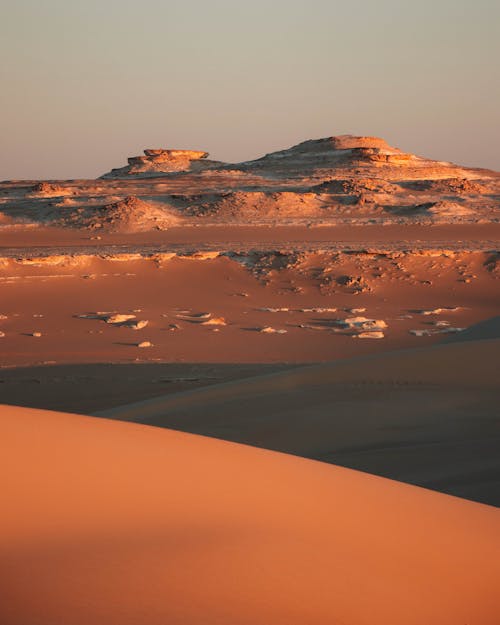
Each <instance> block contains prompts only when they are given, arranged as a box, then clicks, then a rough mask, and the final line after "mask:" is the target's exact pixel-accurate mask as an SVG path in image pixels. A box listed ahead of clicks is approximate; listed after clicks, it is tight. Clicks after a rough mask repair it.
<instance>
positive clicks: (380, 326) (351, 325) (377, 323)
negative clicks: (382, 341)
mask: <svg viewBox="0 0 500 625" xmlns="http://www.w3.org/2000/svg"><path fill="white" fill-rule="evenodd" d="M336 323H337V325H340V326H344V327H346V328H348V329H350V330H351V329H352V330H359V331H366V332H379V331H382V330H384V329H385V328H387V323H386V322H385V321H384V320H383V319H367V318H366V317H349V318H348V319H338V320H337V321H336Z"/></svg>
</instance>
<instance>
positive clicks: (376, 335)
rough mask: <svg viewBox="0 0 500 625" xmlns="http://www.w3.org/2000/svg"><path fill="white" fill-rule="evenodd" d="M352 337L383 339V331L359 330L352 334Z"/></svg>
mask: <svg viewBox="0 0 500 625" xmlns="http://www.w3.org/2000/svg"><path fill="white" fill-rule="evenodd" d="M352 338H354V339H356V338H357V339H383V338H384V333H383V332H360V333H359V334H353V337H352Z"/></svg>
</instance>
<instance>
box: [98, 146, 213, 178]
mask: <svg viewBox="0 0 500 625" xmlns="http://www.w3.org/2000/svg"><path fill="white" fill-rule="evenodd" d="M207 157H208V152H203V151H202V150H170V149H163V148H148V149H146V150H144V156H131V157H129V158H128V159H127V160H128V166H126V167H121V168H118V169H113V170H111V171H110V172H108V173H107V174H104V176H102V177H103V178H122V177H127V176H134V175H136V176H137V175H140V176H148V175H153V176H154V175H161V174H168V173H172V172H182V171H199V170H201V169H205V168H208V167H212V166H213V165H216V164H217V163H215V162H214V161H209V160H206V159H207Z"/></svg>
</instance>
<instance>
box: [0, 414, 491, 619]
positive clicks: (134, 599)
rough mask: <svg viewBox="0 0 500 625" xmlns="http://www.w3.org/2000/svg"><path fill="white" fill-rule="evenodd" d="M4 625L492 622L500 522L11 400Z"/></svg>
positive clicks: (433, 501)
mask: <svg viewBox="0 0 500 625" xmlns="http://www.w3.org/2000/svg"><path fill="white" fill-rule="evenodd" d="M0 417H1V418H0V434H1V437H2V440H3V441H4V452H3V455H2V458H1V464H2V473H3V475H8V478H9V479H8V486H7V487H4V489H3V490H2V511H3V512H2V515H1V518H0V551H1V555H2V557H1V565H0V576H1V593H2V596H3V599H2V602H1V605H2V608H1V609H2V611H3V614H2V618H1V622H2V624H3V625H59V624H63V623H64V624H65V625H66V624H71V625H89V624H92V625H114V624H116V625H138V624H141V625H165V624H166V623H168V624H169V625H180V624H183V625H186V624H195V623H203V624H204V625H226V624H227V625H259V624H262V625H264V624H266V625H268V624H273V625H285V624H286V625H302V624H303V625H311V624H333V623H339V624H340V623H341V624H343V625H350V624H353V625H354V624H356V625H368V624H370V625H423V624H429V625H430V624H434V623H435V624H439V625H457V624H458V623H464V624H465V623H467V625H476V624H477V625H494V624H496V623H498V614H499V613H500V596H499V595H498V592H497V580H498V578H499V576H500V558H499V555H500V553H499V549H500V538H499V532H498V530H499V521H500V513H499V512H498V511H497V510H495V509H494V508H490V507H488V506H483V505H480V504H475V503H470V502H467V501H464V500H460V499H455V498H452V497H448V496H445V495H440V494H436V493H433V492H430V491H426V490H422V489H419V488H415V487H412V486H407V485H404V484H401V483H397V482H393V481H389V480H385V479H381V478H376V477H372V476H370V475H367V474H362V473H357V472H354V471H350V470H347V469H342V468H337V467H334V466H329V465H325V464H321V463H317V462H312V461H309V460H304V459H300V458H295V457H289V456H285V455H281V454H278V453H273V452H268V451H263V450H259V449H253V448H249V447H245V446H241V445H236V444H231V443H226V442H221V441H217V440H213V439H207V438H203V437H197V436H192V435H187V434H182V433H178V432H172V431H168V430H159V429H156V428H151V427H146V426H140V425H136V424H129V423H119V422H111V421H107V420H101V419H93V418H87V417H79V416H74V415H68V414H62V413H50V412H44V411H39V410H31V409H25V408H24V409H21V408H13V407H8V406H4V407H2V409H1V411H0Z"/></svg>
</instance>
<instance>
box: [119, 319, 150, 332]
mask: <svg viewBox="0 0 500 625" xmlns="http://www.w3.org/2000/svg"><path fill="white" fill-rule="evenodd" d="M148 323H149V321H148V320H147V319H141V320H140V321H131V322H126V323H125V324H124V325H126V327H127V328H132V330H142V328H145V327H146V326H147V325H148Z"/></svg>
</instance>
